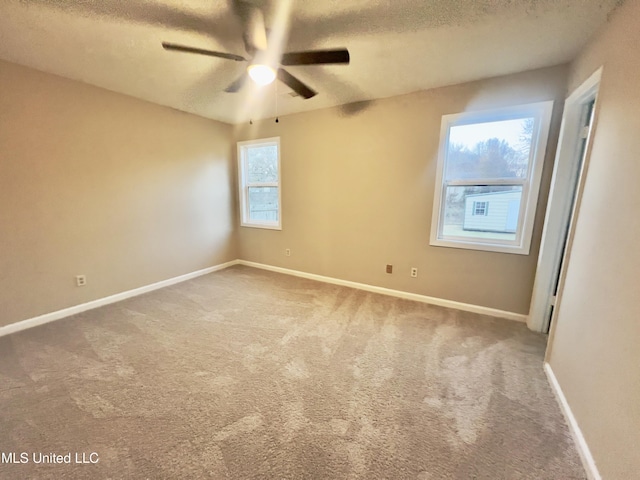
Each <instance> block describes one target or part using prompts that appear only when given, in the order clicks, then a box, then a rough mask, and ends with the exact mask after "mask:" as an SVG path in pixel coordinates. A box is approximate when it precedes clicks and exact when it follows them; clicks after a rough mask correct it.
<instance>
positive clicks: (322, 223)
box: [236, 67, 566, 314]
mask: <svg viewBox="0 0 640 480" xmlns="http://www.w3.org/2000/svg"><path fill="white" fill-rule="evenodd" d="M565 92H566V68H565V67H554V68H550V69H543V70H537V71H532V72H526V73H522V74H517V75H511V76H506V77H499V78H494V79H490V80H485V81H480V82H474V83H468V84H464V85H458V86H453V87H447V88H440V89H435V90H430V91H425V92H419V93H415V94H410V95H404V96H400V97H394V98H389V99H384V100H379V101H377V102H375V103H373V104H372V105H371V106H370V107H369V108H368V109H366V110H364V111H362V112H360V113H359V114H357V115H354V116H350V117H345V116H342V115H341V114H340V112H341V110H340V109H338V108H333V109H325V110H318V111H314V112H309V113H301V114H296V115H290V116H287V117H284V118H281V119H280V123H278V124H276V123H275V122H274V121H273V119H271V120H268V121H259V122H254V125H246V124H245V125H240V126H237V127H236V140H248V139H255V138H263V137H271V136H280V137H281V161H282V182H283V187H282V188H283V190H282V202H283V206H282V212H283V229H282V231H273V230H261V229H255V228H246V227H241V228H240V230H239V240H240V255H241V258H243V259H245V260H249V261H255V262H260V263H265V264H269V265H275V266H280V267H285V268H291V269H295V270H301V271H304V272H311V273H315V274H320V275H327V276H330V277H337V278H340V279H345V280H351V281H355V282H361V283H367V284H371V285H377V286H382V287H387V288H392V289H397V290H403V291H407V292H413V293H418V294H423V295H429V296H433V297H439V298H443V299H449V300H455V301H459V302H465V303H470V304H475V305H482V306H486V307H491V308H497V309H501V310H506V311H510V312H517V313H522V314H526V313H527V312H528V310H529V301H530V298H531V289H532V285H533V278H534V272H535V267H536V259H537V255H538V247H539V239H540V234H541V229H542V220H543V216H544V206H545V204H546V197H547V193H548V185H549V179H550V175H551V170H552V163H553V158H554V154H555V144H556V141H557V132H558V128H559V120H560V116H561V109H562V100H563V99H564V96H565ZM322 94H323V93H321V95H322ZM549 99H557V100H559V101H558V102H557V103H556V109H555V110H554V120H553V125H552V132H551V135H550V139H549V145H550V149H549V151H548V155H547V158H546V163H545V171H544V180H543V185H542V190H541V193H540V202H539V204H540V208H539V209H538V214H537V217H536V224H535V231H534V240H533V246H532V248H531V253H530V255H528V256H524V255H514V254H503V253H490V252H478V251H472V250H461V249H453V248H444V247H431V246H429V231H430V228H431V215H432V206H433V195H434V185H435V173H436V161H437V150H438V142H439V135H440V122H441V118H442V115H444V114H449V113H458V112H463V111H465V110H472V109H475V110H478V109H486V108H492V107H499V106H506V105H513V104H518V103H529V102H536V101H543V100H549ZM285 248H291V252H292V253H291V257H285V256H284V250H285ZM387 263H390V264H393V266H394V273H393V274H392V275H388V274H386V273H385V270H384V267H385V265H386V264H387ZM411 267H418V269H419V277H418V278H417V279H412V278H410V276H409V271H410V268H411Z"/></svg>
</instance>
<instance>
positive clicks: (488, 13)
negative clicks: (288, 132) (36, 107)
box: [0, 0, 620, 123]
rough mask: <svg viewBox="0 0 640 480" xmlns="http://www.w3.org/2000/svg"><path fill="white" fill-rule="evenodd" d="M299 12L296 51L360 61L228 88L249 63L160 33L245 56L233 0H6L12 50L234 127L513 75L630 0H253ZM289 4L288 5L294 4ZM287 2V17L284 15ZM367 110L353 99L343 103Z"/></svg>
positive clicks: (547, 61) (2, 22)
mask: <svg viewBox="0 0 640 480" xmlns="http://www.w3.org/2000/svg"><path fill="white" fill-rule="evenodd" d="M250 1H251V3H254V4H256V5H259V6H261V8H262V9H263V10H264V12H265V18H266V23H267V24H268V25H273V24H275V23H276V21H277V20H276V19H277V18H279V17H278V16H279V12H280V16H282V17H286V18H287V19H288V29H287V31H286V33H287V35H288V40H287V41H286V46H285V47H284V50H285V51H295V50H306V49H314V48H332V47H347V48H348V49H349V51H350V53H351V64H350V65H348V66H343V65H328V66H298V67H289V68H288V70H289V71H290V72H291V73H293V74H295V75H296V76H298V77H299V78H300V79H301V80H303V81H304V82H305V83H307V84H308V85H309V86H311V87H312V88H314V89H315V90H317V91H318V92H319V94H318V95H317V96H315V97H314V98H311V99H309V100H303V99H301V98H299V97H292V96H291V95H290V93H291V91H290V90H289V89H288V88H287V87H286V86H284V85H283V84H282V83H278V82H276V84H277V86H276V84H273V85H271V86H269V87H262V89H258V87H254V86H253V85H248V86H246V87H245V88H244V89H243V90H242V91H241V92H239V93H236V94H231V93H225V92H224V91H223V89H224V88H225V87H226V86H227V85H228V84H229V83H230V82H232V81H233V80H234V79H235V78H237V77H238V76H239V75H240V73H241V72H242V71H243V69H244V68H245V66H246V64H244V63H239V62H233V61H229V60H224V59H219V58H211V57H204V56H197V55H191V54H185V53H176V52H167V51H164V50H163V49H162V47H161V42H162V41H168V42H173V43H181V44H187V45H191V46H195V47H200V48H208V49H215V50H221V51H226V52H231V53H236V54H240V55H246V54H245V51H244V46H243V43H242V31H243V27H242V25H241V22H240V20H239V19H238V18H237V17H236V16H235V15H234V14H233V13H232V10H233V9H232V5H231V4H230V3H229V2H228V1H212V0H209V1H204V0H153V1H152V0H147V1H142V0H129V1H123V0H2V2H1V3H0V59H4V60H7V61H10V62H15V63H18V64H22V65H26V66H29V67H32V68H36V69H38V70H42V71H45V72H49V73H54V74H57V75H61V76H63V77H67V78H71V79H75V80H80V81H83V82H86V83H89V84H93V85H97V86H100V87H103V88H106V89H109V90H113V91H116V92H121V93H124V94H127V95H131V96H134V97H138V98H142V99H145V100H148V101H151V102H154V103H158V104H161V105H166V106H170V107H173V108H176V109H179V110H183V111H186V112H192V113H195V114H198V115H201V116H204V117H208V118H212V119H216V120H220V121H223V122H228V123H238V122H243V121H246V120H248V119H249V118H263V117H271V116H274V115H275V113H276V104H277V113H278V114H280V115H284V114H287V113H294V112H300V111H306V110H314V109H318V108H324V107H328V106H334V105H344V104H348V103H351V102H363V103H361V104H360V105H366V101H367V100H372V99H377V98H383V97H389V96H393V95H399V94H403V93H409V92H413V91H417V90H424V89H428V88H433V87H438V86H443V85H451V84H455V83H461V82H466V81H471V80H477V79H480V78H486V77H492V76H496V75H502V74H508V73H514V72H519V71H524V70H530V69H534V68H540V67H545V66H550V65H557V64H560V63H564V62H567V61H569V60H571V59H572V58H574V56H575V55H576V54H577V53H578V51H579V50H580V48H581V47H582V46H583V45H584V44H585V43H586V41H587V40H588V38H589V37H590V36H591V35H592V34H593V33H594V31H595V30H596V29H597V28H598V27H599V26H600V25H601V24H602V23H603V22H605V21H606V20H607V18H608V15H609V13H610V12H611V11H612V10H613V8H615V6H616V5H617V4H619V3H620V0H395V1H390V0H389V1H382V0H378V1H365V0H339V1H338V0H321V1H318V0H315V1H312V0H298V1H295V0H294V1H293V2H292V4H291V5H290V8H288V9H287V4H288V3H289V2H288V0H272V1H267V0H262V1H260V0H250ZM287 10H288V14H286V12H287ZM282 12H284V13H282ZM348 112H351V113H356V112H357V108H351V109H350V108H349V107H345V113H348Z"/></svg>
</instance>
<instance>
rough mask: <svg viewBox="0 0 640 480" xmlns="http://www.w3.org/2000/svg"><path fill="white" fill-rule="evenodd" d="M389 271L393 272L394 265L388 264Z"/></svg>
mask: <svg viewBox="0 0 640 480" xmlns="http://www.w3.org/2000/svg"><path fill="white" fill-rule="evenodd" d="M387 273H393V265H387Z"/></svg>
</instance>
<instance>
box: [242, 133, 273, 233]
mask: <svg viewBox="0 0 640 480" xmlns="http://www.w3.org/2000/svg"><path fill="white" fill-rule="evenodd" d="M246 168H247V172H246V175H247V184H248V190H249V191H248V199H249V219H250V220H251V221H258V222H261V221H277V220H278V213H279V205H278V198H279V194H278V188H279V185H278V146H277V145H260V146H252V147H249V148H248V149H247V163H246Z"/></svg>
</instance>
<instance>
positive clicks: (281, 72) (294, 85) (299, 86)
mask: <svg viewBox="0 0 640 480" xmlns="http://www.w3.org/2000/svg"><path fill="white" fill-rule="evenodd" d="M278 79H279V80H280V81H281V82H282V83H284V84H285V85H286V86H288V87H289V88H290V89H291V90H293V91H294V92H296V93H297V94H298V95H300V96H301V97H303V98H305V99H307V98H311V97H314V96H315V95H316V94H317V93H318V92H316V91H314V90H312V89H311V88H309V87H308V86H307V85H305V84H304V83H302V82H301V81H300V80H298V79H297V78H296V77H294V76H293V75H291V74H290V73H289V72H287V71H286V70H285V69H284V68H279V69H278Z"/></svg>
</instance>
